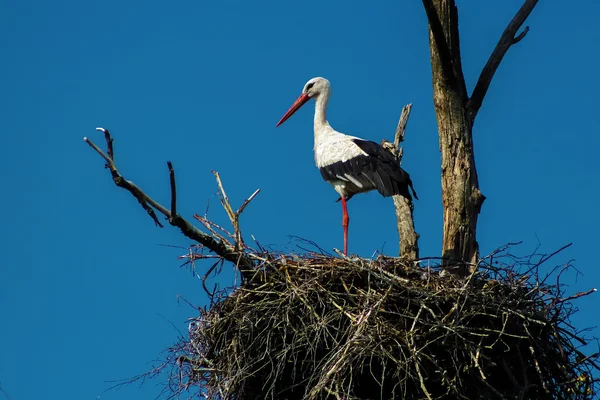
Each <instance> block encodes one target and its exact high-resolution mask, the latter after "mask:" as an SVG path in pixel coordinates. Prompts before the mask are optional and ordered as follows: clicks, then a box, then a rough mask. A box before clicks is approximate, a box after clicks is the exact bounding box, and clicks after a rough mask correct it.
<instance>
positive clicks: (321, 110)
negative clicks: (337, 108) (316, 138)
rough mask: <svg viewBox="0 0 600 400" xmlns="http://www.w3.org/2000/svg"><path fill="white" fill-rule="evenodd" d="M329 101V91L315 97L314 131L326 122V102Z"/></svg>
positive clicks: (327, 124) (325, 124) (326, 124)
mask: <svg viewBox="0 0 600 400" xmlns="http://www.w3.org/2000/svg"><path fill="white" fill-rule="evenodd" d="M328 102H329V92H324V93H321V94H319V96H317V98H316V99H315V133H316V132H317V131H320V130H321V129H323V128H324V127H326V126H329V123H327V103H328Z"/></svg>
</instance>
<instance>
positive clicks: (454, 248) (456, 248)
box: [423, 0, 538, 274]
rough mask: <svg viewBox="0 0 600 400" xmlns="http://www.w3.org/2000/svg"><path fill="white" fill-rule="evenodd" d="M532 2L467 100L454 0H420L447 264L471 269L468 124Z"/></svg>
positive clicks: (474, 247)
mask: <svg viewBox="0 0 600 400" xmlns="http://www.w3.org/2000/svg"><path fill="white" fill-rule="evenodd" d="M537 2H538V0H526V1H525V3H524V5H523V6H522V7H521V9H520V10H519V12H518V13H517V15H516V16H515V17H514V18H513V20H512V21H511V22H510V24H509V25H508V27H507V28H506V30H505V31H504V33H503V35H502V37H501V38H500V41H499V42H498V44H497V45H496V48H495V49H494V51H493V52H492V55H491V56H490V59H489V60H488V62H487V64H486V66H485V67H484V69H483V71H482V72H481V76H480V77H479V80H478V82H477V85H476V87H475V89H474V91H473V95H472V96H471V98H469V95H468V93H467V89H466V85H465V79H464V75H463V71H462V64H461V55H460V38H459V33H458V10H457V8H456V4H455V2H454V0H423V5H424V6H425V11H426V13H427V18H428V20H429V47H430V50H431V70H432V81H433V101H434V106H435V112H436V116H437V124H438V132H439V137H440V151H441V153H442V203H443V206H444V237H443V242H442V255H443V257H444V258H445V259H446V260H447V261H452V260H459V261H466V262H468V263H471V264H472V265H474V264H475V263H476V261H477V258H478V252H479V249H478V244H477V235H476V233H477V218H478V216H479V212H480V211H481V205H482V204H483V201H484V200H485V196H484V195H483V194H482V193H481V191H480V190H479V180H478V178H477V169H476V166H475V153H474V150H473V134H472V132H473V131H472V129H473V123H474V121H475V117H476V115H477V111H479V108H480V107H481V104H482V102H483V98H484V96H485V94H486V92H487V89H488V88H489V85H490V82H491V80H492V77H493V75H494V73H495V71H496V69H497V68H498V65H499V64H500V62H501V61H502V58H503V57H504V55H505V54H506V52H507V51H508V49H509V48H510V46H512V45H513V44H515V43H517V42H519V41H520V40H521V39H522V38H523V37H524V36H525V34H526V33H527V30H528V28H526V29H525V30H524V31H523V32H522V33H521V34H520V35H518V36H515V34H516V32H517V30H518V29H519V28H520V27H521V25H522V24H523V22H524V21H525V19H526V18H527V17H528V16H529V14H530V13H531V11H532V10H533V7H535V5H536V4H537ZM465 272H466V271H464V270H462V271H459V273H463V274H464V273H465Z"/></svg>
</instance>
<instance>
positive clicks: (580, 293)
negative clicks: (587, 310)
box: [556, 288, 598, 304]
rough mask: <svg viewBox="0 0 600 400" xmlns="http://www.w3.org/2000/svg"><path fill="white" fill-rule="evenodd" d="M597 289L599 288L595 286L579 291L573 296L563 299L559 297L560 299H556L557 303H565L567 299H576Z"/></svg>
mask: <svg viewBox="0 0 600 400" xmlns="http://www.w3.org/2000/svg"><path fill="white" fill-rule="evenodd" d="M597 290H598V289H595V288H594V289H590V290H588V291H587V292H579V293H577V294H574V295H573V296H569V297H564V298H562V299H558V300H556V304H559V303H564V302H565V301H570V300H575V299H578V298H580V297H583V296H587V295H590V294H592V293H594V292H596V291H597Z"/></svg>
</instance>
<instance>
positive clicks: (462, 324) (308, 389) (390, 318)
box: [173, 254, 598, 400]
mask: <svg viewBox="0 0 600 400" xmlns="http://www.w3.org/2000/svg"><path fill="white" fill-rule="evenodd" d="M255 257H256V258H259V257H258V256H255ZM260 258H261V260H262V261H261V262H260V265H259V268H257V269H255V270H252V271H242V275H243V276H245V279H244V281H243V282H242V284H241V285H240V286H239V287H237V288H236V289H235V290H234V291H233V292H232V293H231V294H230V295H229V296H227V297H226V298H224V299H222V300H220V301H218V302H216V303H215V304H213V306H212V307H210V308H209V309H207V310H205V311H203V312H201V316H200V317H199V318H197V319H195V320H194V321H193V323H192V324H191V325H190V338H189V339H188V340H186V341H185V342H184V343H182V345H181V347H178V358H177V365H178V368H177V371H178V372H177V374H174V375H173V376H174V377H175V376H176V377H177V378H176V380H177V382H173V383H176V384H177V385H179V387H180V388H190V387H197V388H199V391H200V393H201V394H202V395H203V396H206V397H207V398H217V399H259V398H260V399H263V398H271V399H345V400H347V399H438V398H449V399H494V398H498V399H502V398H505V399H591V398H592V397H593V396H594V392H596V390H597V389H598V382H597V381H596V380H595V379H593V377H592V372H593V371H594V369H597V368H598V367H597V364H596V361H597V358H598V355H597V354H594V355H592V356H588V357H586V356H585V355H584V354H583V353H582V352H581V351H580V350H578V346H581V345H583V344H584V343H585V342H584V340H583V339H582V338H580V337H579V336H580V335H579V333H578V332H576V331H575V329H574V328H572V327H571V326H570V325H569V323H568V319H569V316H570V315H571V314H572V312H573V311H574V309H573V307H572V305H571V301H572V300H573V299H575V298H576V297H579V296H581V295H584V294H589V293H590V292H591V291H590V292H586V293H580V294H578V295H575V296H571V297H568V298H564V297H563V296H564V294H563V293H562V290H561V286H560V284H559V282H558V280H557V281H556V283H553V284H546V283H545V282H543V281H540V278H538V277H537V266H536V265H534V267H533V268H529V270H528V271H522V272H519V271H517V270H518V269H519V263H513V264H512V265H510V266H509V265H504V264H500V265H499V264H498V263H497V262H496V261H495V260H494V259H493V257H490V258H488V259H486V260H484V261H485V262H482V263H480V265H479V266H478V268H477V272H474V273H473V274H471V275H470V276H468V277H466V278H458V277H456V276H455V275H452V274H448V273H446V272H442V271H441V270H440V268H436V267H423V266H422V265H419V264H418V263H413V262H406V261H403V260H401V259H397V258H386V257H382V256H380V257H379V258H377V259H376V260H368V259H359V258H356V259H342V258H336V257H332V256H326V255H317V254H309V255H306V256H302V257H298V256H293V257H290V256H285V255H270V254H262V256H261V257H260ZM521 267H522V265H521ZM521 269H522V268H521ZM557 276H560V273H558V274H557Z"/></svg>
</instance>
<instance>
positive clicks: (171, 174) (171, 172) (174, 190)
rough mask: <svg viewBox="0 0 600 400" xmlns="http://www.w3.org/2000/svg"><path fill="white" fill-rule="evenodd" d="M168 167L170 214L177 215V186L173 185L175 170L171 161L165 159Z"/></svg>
mask: <svg viewBox="0 0 600 400" xmlns="http://www.w3.org/2000/svg"><path fill="white" fill-rule="evenodd" d="M167 167H169V181H170V183H171V215H172V216H173V215H177V186H176V185H175V170H173V164H171V161H167Z"/></svg>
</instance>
